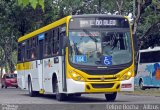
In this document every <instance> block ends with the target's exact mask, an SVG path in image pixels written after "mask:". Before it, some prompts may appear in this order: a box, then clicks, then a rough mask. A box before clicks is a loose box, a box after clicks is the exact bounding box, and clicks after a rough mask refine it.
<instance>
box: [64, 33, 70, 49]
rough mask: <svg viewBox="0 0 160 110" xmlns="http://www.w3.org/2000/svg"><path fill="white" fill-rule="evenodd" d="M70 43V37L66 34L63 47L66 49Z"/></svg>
mask: <svg viewBox="0 0 160 110" xmlns="http://www.w3.org/2000/svg"><path fill="white" fill-rule="evenodd" d="M68 43H69V39H68V37H66V36H65V37H64V39H63V49H65V48H66V47H67V46H68Z"/></svg>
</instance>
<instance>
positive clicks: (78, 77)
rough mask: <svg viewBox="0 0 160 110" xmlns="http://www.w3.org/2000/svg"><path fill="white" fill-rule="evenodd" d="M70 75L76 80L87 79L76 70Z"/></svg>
mask: <svg viewBox="0 0 160 110" xmlns="http://www.w3.org/2000/svg"><path fill="white" fill-rule="evenodd" d="M70 75H71V77H72V79H73V80H75V81H85V80H84V78H83V77H82V76H81V75H79V74H78V73H76V72H74V71H73V72H70Z"/></svg>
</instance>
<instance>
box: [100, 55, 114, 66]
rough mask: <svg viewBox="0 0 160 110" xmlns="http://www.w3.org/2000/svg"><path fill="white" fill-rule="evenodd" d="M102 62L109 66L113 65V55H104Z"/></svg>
mask: <svg viewBox="0 0 160 110" xmlns="http://www.w3.org/2000/svg"><path fill="white" fill-rule="evenodd" d="M101 63H102V64H104V65H107V66H109V65H112V56H103V57H102V59H101Z"/></svg>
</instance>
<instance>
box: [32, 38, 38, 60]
mask: <svg viewBox="0 0 160 110" xmlns="http://www.w3.org/2000/svg"><path fill="white" fill-rule="evenodd" d="M36 41H37V40H36V37H34V38H32V47H31V59H36V58H37V49H36V48H37V42H36Z"/></svg>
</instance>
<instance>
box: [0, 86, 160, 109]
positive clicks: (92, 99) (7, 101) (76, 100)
mask: <svg viewBox="0 0 160 110" xmlns="http://www.w3.org/2000/svg"><path fill="white" fill-rule="evenodd" d="M122 104H123V105H131V106H132V105H134V104H160V97H155V96H141V95H124V94H122V93H119V94H118V97H117V100H116V101H115V102H106V101H105V98H104V95H103V94H85V95H82V96H81V97H70V98H69V99H68V100H67V101H65V102H58V101H57V100H56V99H55V96H54V95H44V96H39V97H29V95H28V92H27V91H23V90H21V89H16V88H7V89H0V110H1V109H2V110H107V109H108V106H110V105H114V106H116V105H118V107H119V108H118V107H117V108H109V109H110V110H122V109H123V110H128V109H129V108H122ZM119 105H120V106H119ZM138 107H139V108H138V109H141V110H142V109H144V110H145V108H143V107H142V106H141V105H140V106H138ZM158 107H159V108H160V106H159V105H158ZM6 108H7V109H6ZM8 108H9V109H8ZM17 108H18V109H17ZM53 108H54V109H53ZM159 108H158V109H159ZM134 109H135V108H134ZM134 109H133V110H134ZM130 110H131V109H130Z"/></svg>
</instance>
